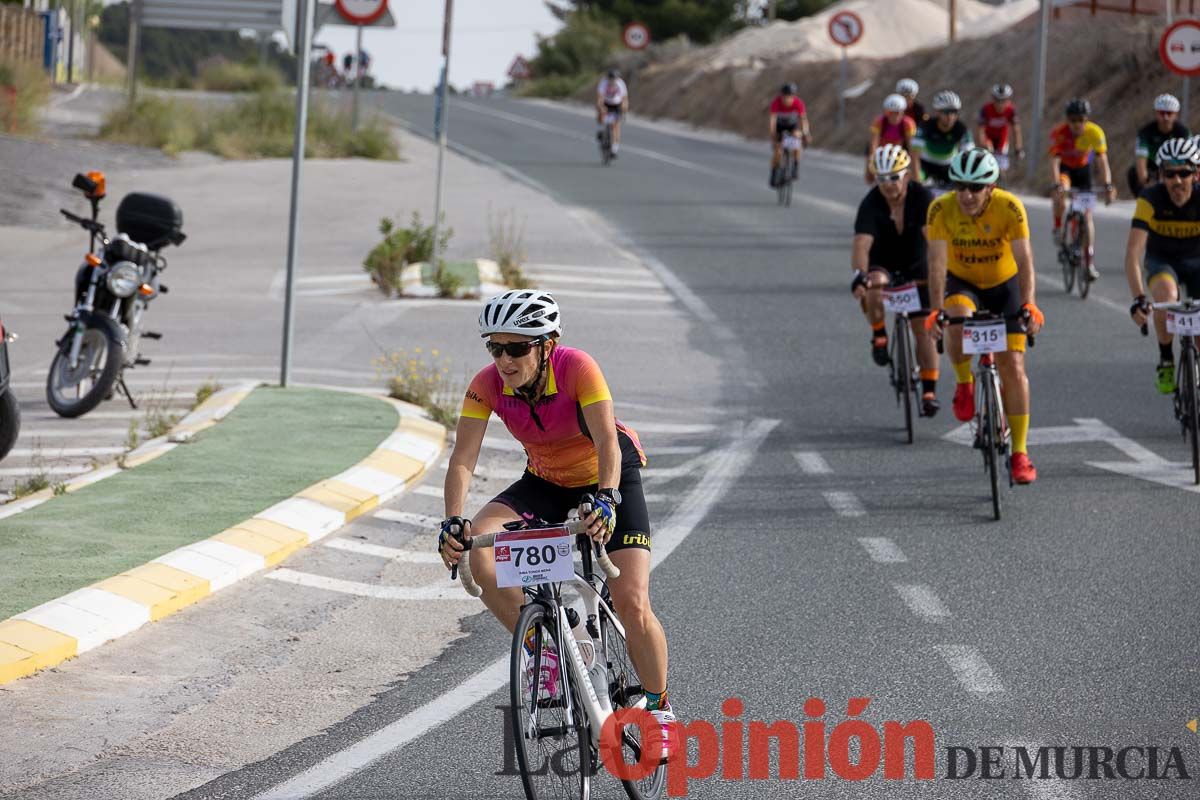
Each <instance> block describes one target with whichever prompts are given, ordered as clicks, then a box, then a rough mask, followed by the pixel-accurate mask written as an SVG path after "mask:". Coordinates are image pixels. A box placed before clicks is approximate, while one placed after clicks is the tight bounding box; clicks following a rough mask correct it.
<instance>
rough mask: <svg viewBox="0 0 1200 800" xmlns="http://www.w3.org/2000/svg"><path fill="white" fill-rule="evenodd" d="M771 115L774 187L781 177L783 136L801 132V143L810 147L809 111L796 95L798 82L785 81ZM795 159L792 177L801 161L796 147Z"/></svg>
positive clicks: (773, 104)
mask: <svg viewBox="0 0 1200 800" xmlns="http://www.w3.org/2000/svg"><path fill="white" fill-rule="evenodd" d="M768 115H769V117H770V120H769V127H768V131H769V132H770V135H771V141H772V142H774V149H773V150H772V151H771V180H770V183H771V188H772V189H774V188H775V187H776V186H777V185H778V182H779V178H780V177H781V176H780V175H779V174H778V170H779V162H780V160H781V159H782V158H783V137H784V135H785V134H788V133H791V134H792V135H795V134H796V133H797V132H799V134H800V135H799V139H800V143H801V144H802V145H804V146H805V147H808V143H809V141H810V139H811V136H810V135H809V131H808V112H807V111H806V110H805V108H804V101H803V100H801V99H800V98H799V97H798V96H797V95H796V84H794V83H785V84H784V85H783V88H782V89H780V90H779V94H778V95H777V96H776V97H775V99H774V100H772V101H771V107H770V109H769V110H768ZM794 153H795V160H793V161H792V179H793V180H794V179H795V177H796V174H795V171H796V168H797V167H798V165H799V163H800V150H799V149H796V150H795V151H794Z"/></svg>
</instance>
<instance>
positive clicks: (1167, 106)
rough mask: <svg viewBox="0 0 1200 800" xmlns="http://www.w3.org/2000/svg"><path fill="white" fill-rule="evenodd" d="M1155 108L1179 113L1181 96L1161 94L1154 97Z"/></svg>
mask: <svg viewBox="0 0 1200 800" xmlns="http://www.w3.org/2000/svg"><path fill="white" fill-rule="evenodd" d="M1154 110H1155V111H1165V112H1168V113H1171V114H1178V113H1179V98H1178V97H1176V96H1175V95H1173V94H1160V95H1159V96H1158V97H1156V98H1154Z"/></svg>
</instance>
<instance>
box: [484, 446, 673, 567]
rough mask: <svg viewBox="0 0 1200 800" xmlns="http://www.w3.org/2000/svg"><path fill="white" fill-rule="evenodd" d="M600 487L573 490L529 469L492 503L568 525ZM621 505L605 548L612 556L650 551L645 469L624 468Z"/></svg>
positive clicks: (526, 517) (525, 514)
mask: <svg viewBox="0 0 1200 800" xmlns="http://www.w3.org/2000/svg"><path fill="white" fill-rule="evenodd" d="M597 488H598V487H597V486H595V485H592V486H578V487H575V488H570V487H566V486H559V485H558V484H556V483H551V482H550V481H548V480H546V479H544V478H539V477H538V476H537V475H534V474H533V473H532V472H529V471H528V470H527V471H526V472H525V473H524V474H523V475H522V476H521V477H520V478H519V479H518V480H517V482H516V483H514V484H513V485H512V486H509V487H508V488H507V489H505V490H504V491H503V492H501V493H500V494H498V495H496V497H495V498H493V500H492V502H494V503H501V504H503V505H506V506H508V507H509V508H511V509H512V510H513V511H515V512H516V513H518V514H520V515H521V516H522V517H524V518H525V519H526V520H533V519H540V520H544V521H545V522H549V523H550V524H552V525H557V524H559V523H560V522H565V521H566V519H567V514H568V513H569V512H570V511H571V510H572V509H574V508H578V507H579V502H580V498H582V497H583V495H585V494H595V493H596V489H597ZM617 489H618V491H620V492H621V505H619V506H617V525H616V530H615V531H614V532H613V535H612V538H611V539H609V540H608V544H606V545H605V546H604V549H605V550H606V551H608V552H609V553H612V552H614V551H616V550H624V549H625V548H627V547H636V548H639V549H641V550H649V549H650V511H649V510H648V509H647V508H646V495H645V493H644V492H643V491H642V470H641V467H631V466H628V465H626V466H623V467H622V469H621V485H620V486H618V487H617Z"/></svg>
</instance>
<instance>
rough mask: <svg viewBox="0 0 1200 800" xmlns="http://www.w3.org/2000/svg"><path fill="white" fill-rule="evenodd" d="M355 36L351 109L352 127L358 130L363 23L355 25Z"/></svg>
mask: <svg viewBox="0 0 1200 800" xmlns="http://www.w3.org/2000/svg"><path fill="white" fill-rule="evenodd" d="M354 27H355V37H354V102H353V103H352V104H351V110H350V129H351V130H354V131H357V130H358V91H359V88H360V87H361V86H362V74H363V68H362V32H363V26H362V25H355V26H354Z"/></svg>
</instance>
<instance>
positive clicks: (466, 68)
mask: <svg viewBox="0 0 1200 800" xmlns="http://www.w3.org/2000/svg"><path fill="white" fill-rule="evenodd" d="M388 8H389V9H391V12H392V16H394V17H395V18H396V27H395V28H392V29H390V30H389V29H380V28H376V29H372V28H367V29H365V30H364V31H363V49H365V50H366V51H367V52H368V53H369V54H370V55H371V60H372V64H371V71H372V72H373V73H374V74H375V77H376V79H377V80H379V81H382V82H383V83H385V84H387V85H388V86H389V87H392V88H400V89H413V88H416V89H421V90H424V91H428V90H429V89H431V88H432V87H433V85H434V84H435V83H436V82H437V77H438V70H439V69H440V68H441V63H442V62H441V58H442V55H441V51H442V13H443V10H444V8H445V3H444V0H389V2H388ZM559 25H560V23H559V22H558V20H556V19H555V18H554V17H552V16H551V15H550V12H549V11H547V10H546V5H545V3H543V2H542V0H454V25H453V29H452V30H453V38H452V40H451V44H450V82H451V83H453V84H454V85H455V86H458V87H466V86H469V85H470V84H471V83H472V82H473V81H476V80H490V81H493V82H495V83H496V85H498V86H499V85H502V84H503V83H504V82H505V80H506V79H505V71H506V70H507V69H508V66H509V64H510V63H512V60H513V57H514V56H515V55H517V54H518V53H521V54H523V55H525V56H526V57H529V56H531V55H533V53H534V52H535V41H536V39H535V34H539V33H540V34H542V35H543V36H545V35H549V34H552V33H554V31H555V30H557V29H558V27H559ZM354 34H355V31H354V28H352V27H340V26H338V27H323V28H322V29H321V30H320V31H318V32H317V38H316V41H317V42H320V43H322V44H325V45H328V46H329V47H330V48H332V49H333V50H334V52H336V53H337V55H338V58H339V59H340V58H341V57H342V55H343V54H344V53H346V52H348V51H351V50H353V49H354Z"/></svg>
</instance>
